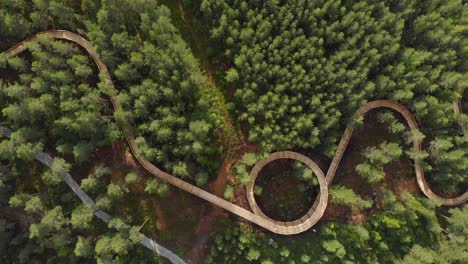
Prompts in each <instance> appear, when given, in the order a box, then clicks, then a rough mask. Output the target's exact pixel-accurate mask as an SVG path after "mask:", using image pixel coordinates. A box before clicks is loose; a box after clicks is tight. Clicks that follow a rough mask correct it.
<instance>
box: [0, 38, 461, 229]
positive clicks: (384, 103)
mask: <svg viewBox="0 0 468 264" xmlns="http://www.w3.org/2000/svg"><path fill="white" fill-rule="evenodd" d="M37 35H46V36H48V37H50V38H53V39H64V40H68V41H71V42H74V43H76V44H78V45H80V46H81V47H83V48H84V49H85V50H86V51H87V53H88V54H89V56H91V58H92V59H93V60H94V62H95V63H96V65H97V67H98V69H99V71H100V73H101V75H102V76H103V78H104V81H105V82H106V84H108V85H110V86H112V87H113V83H112V80H111V78H110V75H109V71H108V69H107V67H106V65H105V64H104V63H103V62H102V61H101V59H100V58H99V56H98V54H97V52H96V51H95V50H94V48H93V47H92V45H91V43H90V42H89V41H87V40H86V39H84V38H83V37H81V36H79V35H78V34H75V33H73V32H69V31H66V30H50V31H45V32H41V33H38V34H37ZM37 35H36V36H37ZM33 41H37V38H36V37H35V36H34V37H31V38H29V39H27V40H25V41H23V42H20V43H18V44H17V45H15V46H13V47H12V48H10V49H9V50H8V51H6V52H5V53H3V54H2V56H1V57H0V62H1V61H4V60H6V59H8V58H10V57H13V56H16V55H17V54H19V53H21V52H23V51H24V50H26V49H27V47H26V45H25V43H27V42H33ZM111 101H112V105H113V107H114V110H115V111H123V109H122V106H121V104H120V103H119V101H118V100H117V98H116V97H114V96H112V97H111ZM456 105H458V109H456V110H458V111H461V109H460V108H459V104H456ZM374 108H390V109H392V110H394V111H397V112H399V113H400V114H401V115H402V116H403V117H404V118H405V120H406V122H407V123H408V125H409V127H410V129H411V130H412V131H414V130H416V129H417V128H418V126H417V122H416V119H415V118H414V116H413V115H412V114H411V113H410V112H409V111H408V110H407V109H406V108H405V107H403V106H402V105H400V104H398V103H395V102H392V101H389V100H378V101H373V102H370V103H368V104H366V105H364V106H363V107H361V108H360V109H359V110H358V111H357V112H356V114H359V115H364V114H365V113H367V112H368V111H370V110H372V109H374ZM456 108H457V107H456ZM122 130H123V131H124V134H125V137H126V139H127V142H128V144H129V147H130V150H131V152H132V153H133V155H134V156H135V158H136V159H137V160H138V162H139V163H140V164H141V165H142V166H143V167H144V168H145V169H146V170H147V171H148V172H149V173H151V174H153V175H154V176H156V177H158V178H160V179H162V180H164V181H166V182H168V183H170V184H172V185H174V186H176V187H178V188H181V189H183V190H185V191H187V192H189V193H191V194H193V195H196V196H198V197H200V198H202V199H204V200H206V201H208V202H210V203H213V204H215V205H217V206H219V207H222V208H224V209H226V210H228V211H230V212H231V213H233V214H235V215H237V216H240V217H242V218H244V219H246V220H248V221H250V222H252V223H255V224H257V225H259V226H261V227H263V228H265V229H268V230H270V231H271V232H274V233H277V234H282V235H292V234H297V233H300V232H303V231H306V230H307V229H309V228H310V227H311V226H313V225H314V224H315V223H316V222H317V221H318V220H319V219H320V217H321V216H322V215H323V212H324V211H325V209H326V206H327V199H328V197H327V196H328V194H327V193H328V189H327V188H328V186H330V184H331V182H332V180H333V177H334V176H335V172H336V169H337V168H338V165H339V163H340V161H341V158H342V156H343V153H344V151H345V149H346V147H347V145H348V142H349V139H350V138H351V136H352V134H353V131H354V128H353V127H352V126H350V125H348V127H347V128H346V130H345V132H344V134H343V136H342V138H341V141H340V143H339V145H338V148H337V151H336V153H335V156H334V158H333V160H332V163H331V165H330V167H329V169H328V172H327V174H326V176H325V181H324V180H323V179H322V178H321V176H322V175H323V172H319V170H320V168H318V167H317V168H316V170H314V171H315V172H316V175H317V176H318V177H319V182H321V185H320V188H321V195H320V197H322V198H319V199H317V200H316V201H315V203H314V206H313V208H312V209H311V210H310V211H309V212H308V213H307V214H306V216H307V217H305V218H304V217H303V218H301V219H299V220H296V221H292V222H278V221H274V220H272V219H270V218H268V217H266V216H265V215H264V214H263V213H261V211H259V208H255V206H254V208H252V210H254V212H255V213H252V212H250V211H248V210H245V209H244V208H242V207H239V206H237V205H235V204H232V203H230V202H228V201H226V200H224V199H222V198H220V197H218V196H216V195H213V194H211V193H209V192H207V191H205V190H203V189H200V188H198V187H196V186H194V185H192V184H189V183H187V182H185V181H183V180H181V179H179V178H177V177H175V176H172V175H171V174H169V173H166V172H164V171H162V170H160V169H159V168H157V167H156V166H154V165H153V164H152V163H151V162H149V161H148V160H146V159H145V158H144V157H142V156H139V155H138V149H137V145H136V143H135V137H134V136H133V133H132V132H131V131H130V129H126V128H122ZM465 136H466V134H465ZM413 149H414V150H421V144H420V143H419V142H418V141H417V140H413ZM282 153H283V154H282ZM277 155H279V156H281V155H286V156H289V157H293V158H295V159H304V157H305V156H303V155H300V154H299V153H293V152H279V154H276V153H274V154H272V156H273V157H277ZM299 155H300V156H299ZM307 159H308V158H307ZM306 161H307V162H308V163H309V165H311V164H312V163H313V161H312V163H310V162H311V160H310V159H308V160H306ZM306 164H307V163H306ZM313 164H315V163H313ZM414 169H415V173H416V178H417V181H418V185H419V187H420V189H421V191H422V192H423V193H424V194H425V195H426V196H427V197H428V198H429V199H431V200H434V201H436V202H437V203H440V204H444V205H457V204H461V203H464V202H466V201H467V200H468V192H465V193H464V194H462V195H461V196H459V197H456V198H443V197H440V196H438V195H436V194H435V193H434V192H432V190H431V189H430V188H429V186H428V184H427V182H426V180H425V178H424V173H423V171H422V169H421V166H420V164H419V161H415V166H414ZM325 183H326V184H325ZM252 192H253V188H249V192H248V197H252V196H253V193H252ZM325 197H327V198H325ZM250 199H252V198H250Z"/></svg>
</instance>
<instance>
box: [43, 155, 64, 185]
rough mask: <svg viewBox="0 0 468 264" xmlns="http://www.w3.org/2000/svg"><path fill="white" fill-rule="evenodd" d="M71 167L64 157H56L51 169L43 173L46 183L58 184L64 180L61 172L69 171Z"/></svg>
mask: <svg viewBox="0 0 468 264" xmlns="http://www.w3.org/2000/svg"><path fill="white" fill-rule="evenodd" d="M70 167H71V165H70V164H68V163H67V162H66V161H65V160H64V159H61V158H55V159H54V161H53V162H52V165H51V166H50V169H49V170H47V171H46V172H45V173H43V174H42V179H43V180H44V182H45V183H46V184H48V185H52V186H56V185H58V184H60V183H61V182H62V176H61V173H64V172H68V171H69V170H70Z"/></svg>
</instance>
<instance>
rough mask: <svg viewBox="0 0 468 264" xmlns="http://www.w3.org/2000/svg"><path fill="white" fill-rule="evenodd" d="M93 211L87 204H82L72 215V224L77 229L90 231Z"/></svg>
mask: <svg viewBox="0 0 468 264" xmlns="http://www.w3.org/2000/svg"><path fill="white" fill-rule="evenodd" d="M93 217H94V214H93V209H92V208H91V206H89V205H87V204H81V205H79V206H78V207H76V208H75V210H73V212H72V214H71V224H72V226H73V227H74V228H76V229H84V230H86V229H89V228H90V227H91V224H92V221H93Z"/></svg>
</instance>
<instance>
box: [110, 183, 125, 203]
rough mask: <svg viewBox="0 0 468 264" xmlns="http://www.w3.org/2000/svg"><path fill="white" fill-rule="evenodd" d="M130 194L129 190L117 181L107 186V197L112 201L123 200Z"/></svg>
mask: <svg viewBox="0 0 468 264" xmlns="http://www.w3.org/2000/svg"><path fill="white" fill-rule="evenodd" d="M128 192H129V190H128V188H127V187H126V186H125V185H123V184H121V183H119V182H116V181H112V182H111V183H110V184H109V185H107V195H108V196H109V197H110V198H111V199H112V200H122V199H123V198H124V196H125V194H127V193H128Z"/></svg>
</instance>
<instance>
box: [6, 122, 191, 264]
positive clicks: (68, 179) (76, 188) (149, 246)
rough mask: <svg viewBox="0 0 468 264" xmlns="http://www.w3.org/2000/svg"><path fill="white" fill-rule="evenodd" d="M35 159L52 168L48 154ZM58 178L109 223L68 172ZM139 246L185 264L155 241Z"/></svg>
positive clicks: (40, 153) (107, 215)
mask: <svg viewBox="0 0 468 264" xmlns="http://www.w3.org/2000/svg"><path fill="white" fill-rule="evenodd" d="M11 133H12V132H11V130H10V129H9V128H7V127H4V126H2V125H0V135H4V136H6V137H7V138H10V137H11ZM35 158H36V160H38V161H39V162H41V163H42V164H44V165H46V166H47V167H50V166H52V163H53V162H54V158H52V157H51V156H50V155H49V154H47V153H44V152H38V153H36V155H35ZM60 176H61V177H62V179H63V180H64V181H65V183H66V184H67V185H68V187H70V189H72V191H73V192H74V193H75V195H76V196H78V198H80V200H81V201H82V202H83V203H84V204H88V205H89V206H91V208H92V209H93V214H94V215H95V216H96V217H97V218H99V219H101V220H102V221H103V222H105V223H106V224H108V223H109V221H110V220H111V219H112V216H110V215H109V214H108V213H106V212H104V211H102V210H101V209H99V208H98V207H97V205H96V203H95V202H94V200H93V199H92V198H91V197H89V195H88V194H87V193H86V192H85V191H83V189H81V188H80V185H79V184H78V183H77V182H76V181H75V180H74V179H73V177H72V176H71V175H70V174H69V173H68V172H66V171H62V172H60ZM142 235H143V234H142ZM140 244H141V245H142V246H144V247H146V248H147V249H149V250H151V251H153V252H154V253H156V254H158V255H160V256H162V257H165V258H167V259H168V260H170V261H171V262H172V263H174V264H186V262H185V261H184V260H183V259H181V258H180V257H179V256H177V255H176V254H174V253H173V252H172V251H170V250H169V249H167V248H165V247H163V246H161V245H160V244H158V243H157V242H156V241H154V240H152V239H150V238H148V237H147V236H145V235H143V239H142V240H141V241H140Z"/></svg>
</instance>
